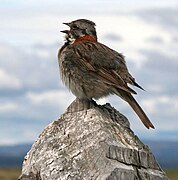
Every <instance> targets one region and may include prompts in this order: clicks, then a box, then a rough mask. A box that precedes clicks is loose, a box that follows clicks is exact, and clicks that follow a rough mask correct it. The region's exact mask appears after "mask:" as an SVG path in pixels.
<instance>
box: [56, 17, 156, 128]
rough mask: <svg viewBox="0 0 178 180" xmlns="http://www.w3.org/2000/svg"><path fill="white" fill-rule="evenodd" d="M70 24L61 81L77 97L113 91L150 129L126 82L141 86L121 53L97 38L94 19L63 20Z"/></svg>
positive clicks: (60, 57)
mask: <svg viewBox="0 0 178 180" xmlns="http://www.w3.org/2000/svg"><path fill="white" fill-rule="evenodd" d="M63 24H66V25H67V26H69V27H70V29H69V30H64V31H61V32H63V33H65V34H66V37H65V40H66V42H65V44H64V45H63V46H62V48H61V49H60V50H59V53H58V61H59V67H60V73H61V78H62V80H63V82H64V84H65V85H66V86H67V87H68V88H69V89H70V90H71V91H72V93H73V94H74V95H75V96H77V97H78V98H79V99H92V98H94V99H99V98H101V97H104V96H107V95H110V94H116V95H118V96H119V97H121V98H122V99H123V100H125V101H126V102H127V103H128V104H129V105H130V106H131V107H132V109H133V110H134V111H135V112H136V114H137V115H138V116H139V118H140V119H141V121H142V122H143V124H144V125H145V126H146V127H147V128H148V129H149V128H154V126H153V124H152V123H151V121H150V120H149V118H148V117H147V115H146V114H145V112H144V111H143V110H142V108H141V107H140V105H139V104H138V103H137V102H136V100H135V99H134V98H133V96H132V94H136V92H135V91H134V90H133V89H131V88H130V87H129V86H128V84H131V85H133V86H136V87H138V88H140V89H143V88H142V87H141V86H140V85H138V84H137V83H136V81H135V79H134V78H133V77H132V75H131V74H130V73H129V72H128V69H127V66H126V62H125V58H124V56H123V55H122V54H120V53H118V52H116V51H114V50H112V49H110V48H109V47H107V46H105V45H104V44H101V43H99V42H98V41H97V33H96V29H95V23H94V22H92V21H90V20H86V19H78V20H75V21H72V22H70V23H63Z"/></svg>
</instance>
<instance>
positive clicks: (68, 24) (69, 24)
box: [62, 23, 71, 27]
mask: <svg viewBox="0 0 178 180" xmlns="http://www.w3.org/2000/svg"><path fill="white" fill-rule="evenodd" d="M62 24H65V25H67V26H69V27H70V26H71V23H62Z"/></svg>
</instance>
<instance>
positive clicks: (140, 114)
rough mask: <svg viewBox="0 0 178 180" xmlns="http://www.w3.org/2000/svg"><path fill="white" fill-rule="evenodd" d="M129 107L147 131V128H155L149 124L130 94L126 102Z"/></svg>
mask: <svg viewBox="0 0 178 180" xmlns="http://www.w3.org/2000/svg"><path fill="white" fill-rule="evenodd" d="M127 102H128V103H129V105H130V106H131V107H132V109H133V110H134V111H135V113H136V114H137V115H138V117H139V118H140V119H141V121H142V123H143V124H144V125H145V126H146V127H147V128H148V129H149V128H153V129H154V128H155V127H154V125H153V124H152V123H151V121H150V120H149V118H148V117H147V115H146V114H145V112H144V111H143V109H142V108H141V107H140V105H139V104H138V103H137V101H136V100H135V99H134V97H133V96H132V95H131V94H130V96H129V99H128V100H127Z"/></svg>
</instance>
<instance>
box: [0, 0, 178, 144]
mask: <svg viewBox="0 0 178 180" xmlns="http://www.w3.org/2000/svg"><path fill="white" fill-rule="evenodd" d="M176 7H178V2H177V1H175V0H174V1H173V0H169V1H167V0H157V1H152V0H151V1H141V0H135V1H129V0H125V1H122V2H121V1H116V0H112V1H108V0H104V1H103V0H102V1H99V0H97V1H96V0H95V1H94V0H91V1H81V0H77V1H59V0H58V1H57V0H52V1H47V0H46V1H45V0H43V1H42V0H39V1H34V0H31V1H22V0H18V1H13V0H9V1H7V0H6V1H3V0H2V1H1V4H0V11H1V13H0V19H1V21H0V34H1V36H0V144H14V143H23V142H32V141H34V140H35V139H37V137H38V135H39V134H40V132H41V131H42V130H43V129H44V127H46V126H47V125H48V124H49V123H50V122H52V121H54V120H55V119H57V118H59V117H60V115H61V114H62V113H64V111H65V109H66V107H67V106H68V105H69V104H70V103H71V102H72V101H73V100H74V98H75V97H74V96H73V95H72V94H71V93H70V92H69V91H68V90H67V89H66V88H65V87H64V86H63V85H62V83H61V81H60V77H59V68H58V63H57V51H58V49H59V48H60V47H61V45H62V44H63V34H61V33H60V30H63V29H65V28H66V27H65V26H64V25H63V24H62V22H70V21H72V20H75V19H77V18H87V19H90V20H92V21H94V22H95V23H96V25H97V26H96V28H97V32H98V39H99V41H100V42H102V43H104V44H106V45H108V46H109V47H111V48H113V49H115V50H117V51H118V52H122V53H123V54H124V55H125V56H126V61H127V64H128V67H129V70H130V72H131V73H132V75H133V76H134V77H135V78H136V80H137V81H138V82H139V83H140V84H141V85H142V86H143V87H144V88H145V89H146V92H142V91H140V90H137V92H138V95H137V96H136V99H137V100H138V101H139V103H140V104H141V106H142V107H143V108H144V110H145V111H146V112H147V114H148V116H149V117H150V119H151V120H152V122H153V123H154V124H155V126H156V129H155V130H147V129H145V127H144V126H143V125H142V124H141V123H140V121H139V120H138V118H137V116H136V115H135V114H134V112H133V111H132V110H131V109H130V107H129V106H128V105H127V104H126V103H124V102H123V101H122V100H120V99H119V97H116V96H111V97H107V98H104V99H101V100H100V103H105V102H110V103H111V104H112V106H114V107H115V108H116V109H118V110H119V111H120V112H122V113H123V114H124V115H125V116H127V117H128V118H129V120H130V123H131V128H132V129H133V130H134V132H135V133H136V135H138V136H139V137H140V138H142V139H152V140H154V139H161V140H165V139H166V140H176V139H177V137H178V113H177V112H178V73H177V72H178V60H177V59H178V54H177V49H178V35H177V28H178V21H177V17H178V8H176Z"/></svg>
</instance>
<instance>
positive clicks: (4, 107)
mask: <svg viewBox="0 0 178 180" xmlns="http://www.w3.org/2000/svg"><path fill="white" fill-rule="evenodd" d="M17 109H18V105H17V104H16V103H10V102H7V103H1V104H0V112H1V113H13V112H15V111H16V110H17Z"/></svg>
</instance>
